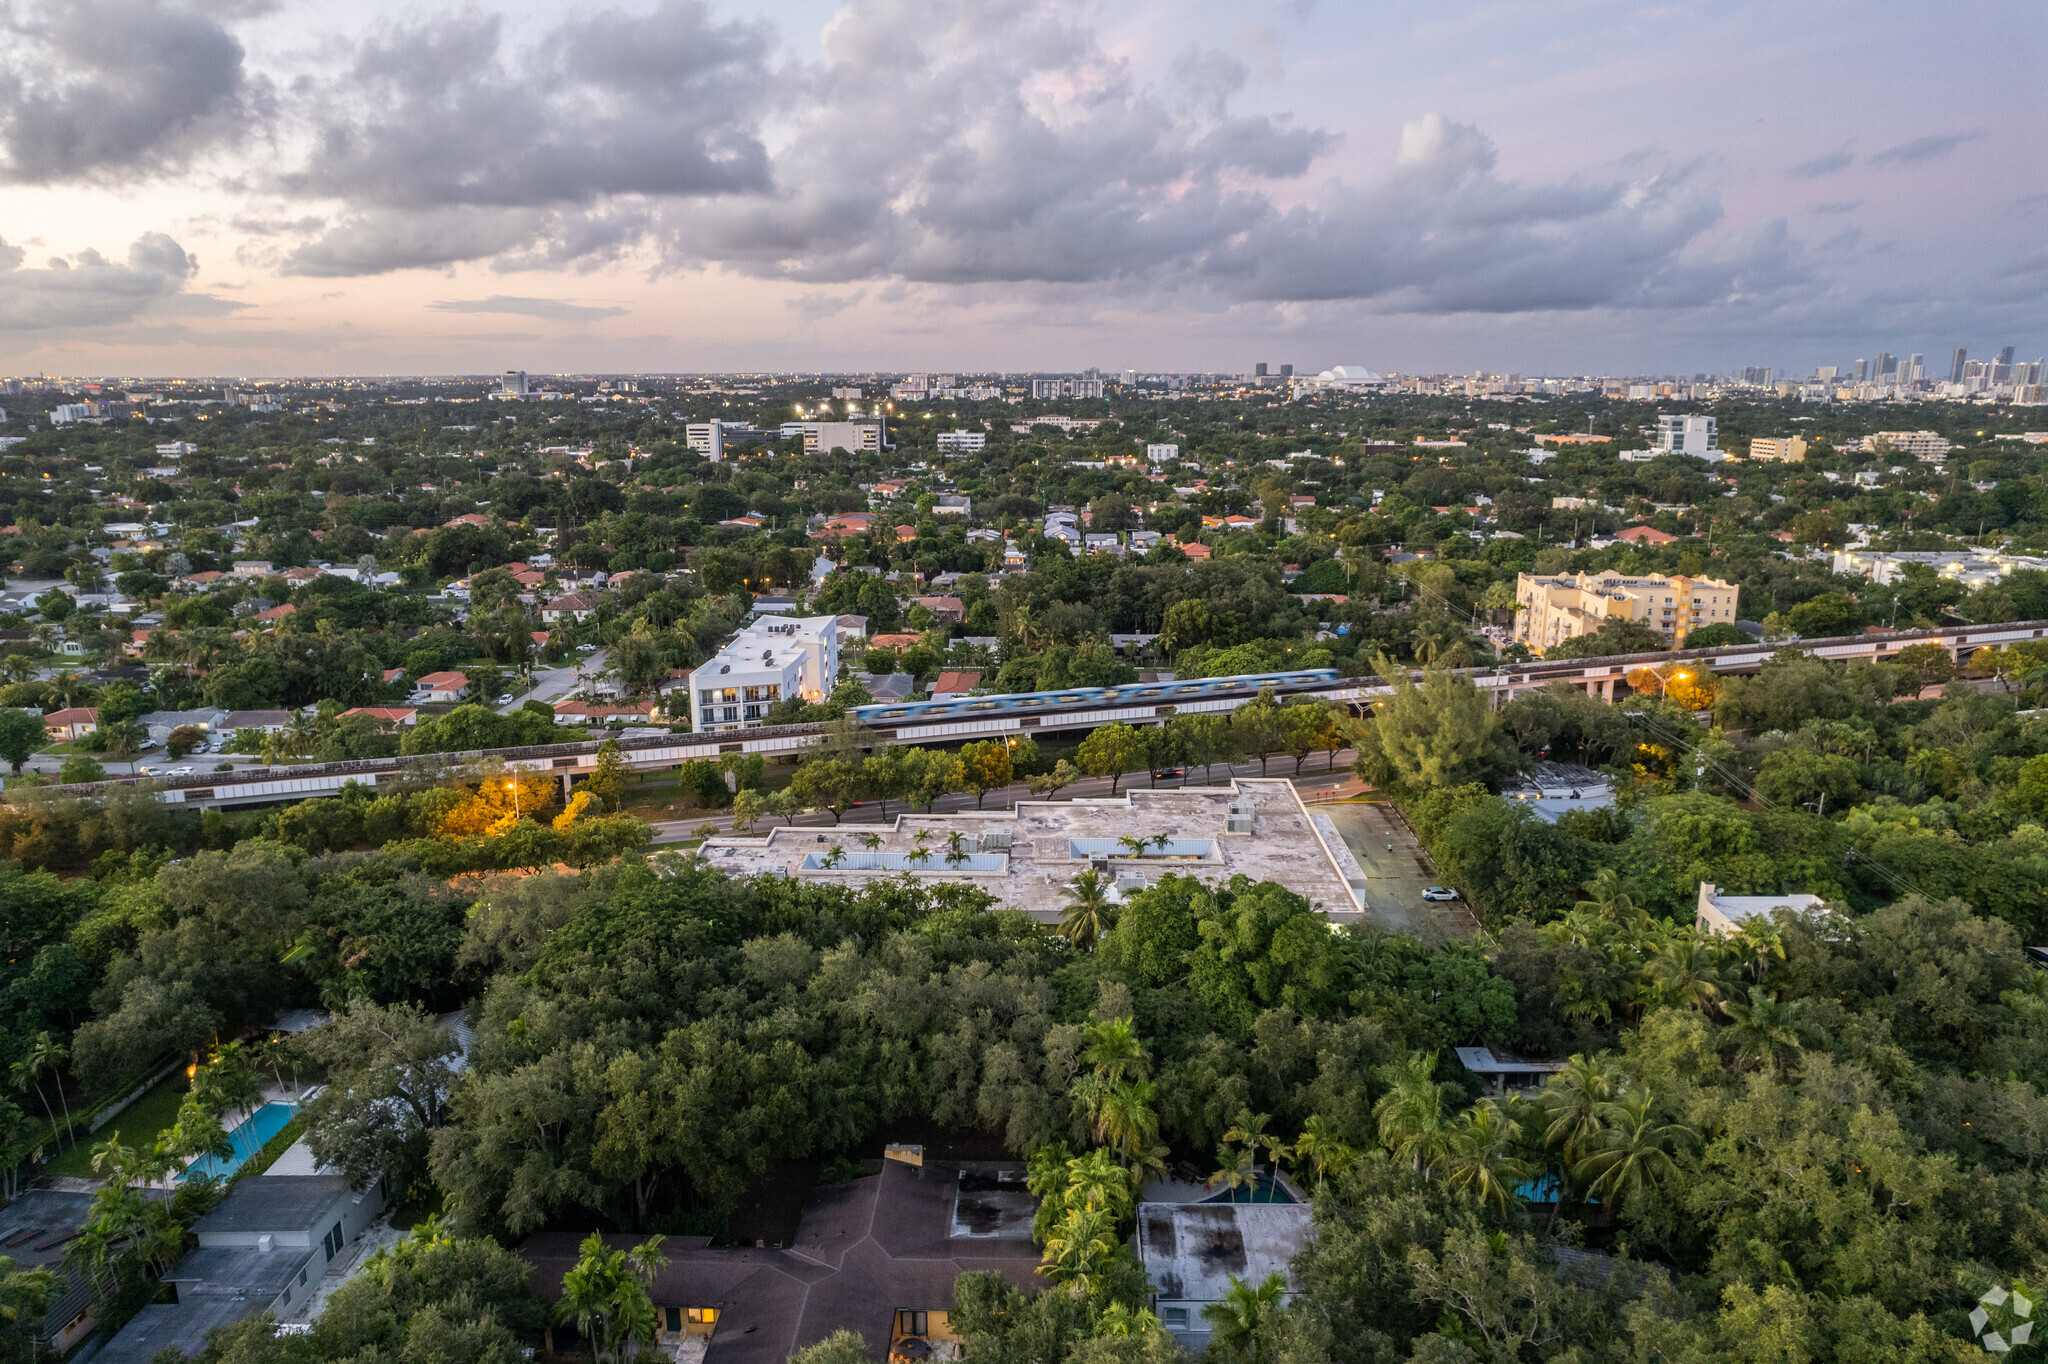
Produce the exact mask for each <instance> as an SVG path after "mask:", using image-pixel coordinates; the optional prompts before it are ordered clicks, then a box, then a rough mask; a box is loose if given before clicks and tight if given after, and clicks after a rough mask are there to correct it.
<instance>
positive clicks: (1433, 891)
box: [1422, 886, 1458, 900]
mask: <svg viewBox="0 0 2048 1364" xmlns="http://www.w3.org/2000/svg"><path fill="white" fill-rule="evenodd" d="M1422 898H1423V899H1425V900H1455V899H1457V898H1458V892H1456V891H1455V890H1452V889H1450V888H1449V887H1447V886H1431V887H1429V888H1428V889H1427V890H1425V891H1423V892H1422Z"/></svg>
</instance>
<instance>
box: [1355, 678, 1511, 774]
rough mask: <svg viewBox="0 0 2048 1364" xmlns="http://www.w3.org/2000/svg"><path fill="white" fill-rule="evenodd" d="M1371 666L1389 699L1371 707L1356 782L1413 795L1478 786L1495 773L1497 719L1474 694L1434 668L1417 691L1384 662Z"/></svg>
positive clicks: (1465, 683)
mask: <svg viewBox="0 0 2048 1364" xmlns="http://www.w3.org/2000/svg"><path fill="white" fill-rule="evenodd" d="M1373 666H1374V667H1375V668H1376V669H1378V671H1379V674H1380V676H1381V677H1382V678H1383V679H1385V680H1386V682H1387V683H1388V684H1389V685H1390V686H1391V687H1392V688H1393V689H1394V694H1393V695H1392V696H1391V697H1389V698H1388V699H1387V700H1386V701H1384V702H1381V703H1377V709H1376V711H1375V714H1374V717H1373V724H1372V733H1371V735H1370V736H1369V737H1365V736H1361V739H1360V746H1359V759H1358V764H1357V768H1358V774H1359V776H1360V777H1362V778H1364V779H1365V780H1366V781H1368V782H1373V783H1374V784H1376V785H1386V784H1388V783H1389V782H1392V783H1396V784H1398V785H1400V786H1403V787H1406V788H1408V789H1409V790H1412V791H1418V792H1419V791H1428V790H1433V789H1436V788H1439V787H1447V786H1457V785H1459V784H1461V783H1464V782H1471V781H1482V780H1484V779H1486V777H1487V776H1489V775H1490V774H1491V773H1492V772H1493V771H1494V770H1495V769H1496V768H1497V767H1498V765H1499V754H1498V747H1497V742H1496V739H1497V730H1498V727H1499V722H1498V718H1497V717H1496V716H1495V715H1494V713H1493V710H1492V708H1491V706H1490V704H1489V702H1488V701H1487V699H1486V698H1485V697H1484V696H1482V695H1480V693H1479V689H1478V688H1476V687H1474V686H1473V685H1472V684H1471V683H1470V682H1468V681H1466V680H1465V679H1464V678H1462V677H1459V676H1457V675H1456V674H1454V673H1451V672H1449V671H1447V670H1445V669H1440V668H1432V669H1429V670H1428V671H1426V672H1425V673H1424V675H1423V681H1422V685H1421V686H1419V687H1418V686H1416V685H1415V684H1414V683H1413V682H1412V681H1411V680H1410V679H1409V676H1408V672H1407V670H1406V669H1405V668H1400V667H1397V666H1396V665H1394V664H1393V663H1392V662H1390V661H1389V660H1388V659H1386V658H1385V657H1384V656H1382V657H1379V658H1377V659H1375V660H1374V665H1373Z"/></svg>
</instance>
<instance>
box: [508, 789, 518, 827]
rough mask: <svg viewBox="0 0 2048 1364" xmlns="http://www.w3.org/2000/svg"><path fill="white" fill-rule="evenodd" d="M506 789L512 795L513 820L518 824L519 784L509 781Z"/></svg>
mask: <svg viewBox="0 0 2048 1364" xmlns="http://www.w3.org/2000/svg"><path fill="white" fill-rule="evenodd" d="M505 789H506V790H508V791H510V792H511V793H512V819H513V821H514V822H515V823H516V822H517V821H518V819H519V783H518V782H517V781H508V782H506V783H505Z"/></svg>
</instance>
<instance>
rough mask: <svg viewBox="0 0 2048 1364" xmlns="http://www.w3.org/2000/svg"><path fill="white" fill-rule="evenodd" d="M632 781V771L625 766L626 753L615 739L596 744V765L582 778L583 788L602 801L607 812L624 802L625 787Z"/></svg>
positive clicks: (612, 810) (613, 810) (614, 809)
mask: <svg viewBox="0 0 2048 1364" xmlns="http://www.w3.org/2000/svg"><path fill="white" fill-rule="evenodd" d="M631 781H632V771H631V769H630V768H628V767H627V766H626V755H625V752H624V750H622V749H621V748H620V747H619V741H618V740H617V739H606V740H605V741H604V742H603V743H601V744H599V745H598V746H597V766H595V767H593V768H592V769H591V770H590V775H589V776H588V777H585V778H584V779H583V789H584V790H586V791H588V792H590V794H591V796H592V797H594V798H595V799H597V800H598V801H600V802H602V803H603V805H604V808H605V810H606V811H607V812H615V811H617V810H618V808H619V807H620V806H621V805H623V804H624V803H625V799H626V787H627V785H628V784H629V783H630V782H631Z"/></svg>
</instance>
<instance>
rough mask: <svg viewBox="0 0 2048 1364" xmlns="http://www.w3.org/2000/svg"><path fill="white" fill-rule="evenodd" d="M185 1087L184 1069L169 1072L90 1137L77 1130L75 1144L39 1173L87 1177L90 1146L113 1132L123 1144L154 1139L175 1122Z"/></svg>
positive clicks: (148, 1141) (146, 1144)
mask: <svg viewBox="0 0 2048 1364" xmlns="http://www.w3.org/2000/svg"><path fill="white" fill-rule="evenodd" d="M185 1088H186V1080H185V1074H184V1072H183V1071H176V1070H174V1071H172V1072H171V1073H170V1074H169V1075H167V1076H165V1077H164V1080H163V1082H162V1083H161V1084H159V1085H158V1086H157V1087H156V1088H155V1089H152V1090H150V1091H149V1093H147V1094H145V1095H143V1096H142V1097H141V1098H139V1099H137V1100H136V1101H135V1102H134V1103H132V1104H129V1105H128V1106H127V1107H126V1108H124V1109H122V1110H121V1111H120V1112H119V1113H117V1114H115V1115H114V1118H113V1120H112V1121H111V1122H109V1123H108V1124H107V1125H106V1126H105V1127H102V1128H101V1129H100V1130H99V1131H97V1132H95V1133H93V1134H92V1135H91V1136H90V1137H88V1136H86V1135H85V1133H84V1132H83V1131H81V1132H80V1133H79V1134H78V1135H79V1138H80V1140H79V1143H78V1145H76V1146H74V1147H72V1148H71V1149H70V1150H68V1151H66V1152H64V1153H63V1154H61V1155H59V1156H58V1157H57V1158H56V1159H55V1160H53V1161H51V1162H50V1163H49V1164H48V1165H46V1166H44V1167H43V1173H45V1174H52V1175H75V1176H77V1177H79V1178H81V1179H90V1178H91V1177H92V1148H93V1147H95V1146H97V1145H98V1144H99V1143H100V1142H102V1141H104V1140H106V1139H107V1138H109V1137H111V1136H113V1135H114V1133H116V1132H119V1133H120V1134H121V1144H122V1145H123V1146H143V1147H146V1146H148V1145H149V1144H150V1143H151V1142H152V1141H155V1140H156V1135H157V1133H159V1132H162V1131H163V1130H165V1129H166V1128H168V1127H170V1126H172V1125H173V1124H174V1123H176V1122H177V1121H178V1105H179V1104H181V1103H183V1102H184V1100H185ZM59 1120H60V1121H61V1120H62V1115H61V1114H60V1115H59Z"/></svg>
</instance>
